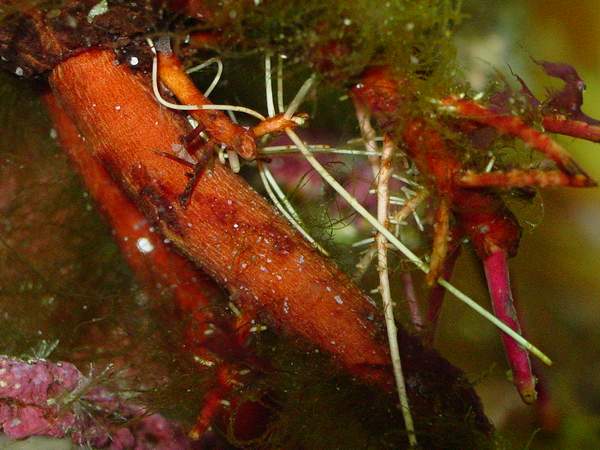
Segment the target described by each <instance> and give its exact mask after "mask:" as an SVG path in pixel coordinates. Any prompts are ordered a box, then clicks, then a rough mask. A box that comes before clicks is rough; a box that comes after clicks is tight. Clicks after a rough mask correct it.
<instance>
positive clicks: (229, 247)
mask: <svg viewBox="0 0 600 450" xmlns="http://www.w3.org/2000/svg"><path fill="white" fill-rule="evenodd" d="M50 81H51V85H52V88H53V90H54V92H55V94H56V95H57V97H58V99H59V100H60V102H61V103H62V105H63V106H64V107H65V109H66V111H67V112H68V113H69V114H70V115H71V117H72V119H73V120H74V122H75V123H76V124H77V126H78V128H79V130H80V131H81V132H82V135H83V136H84V137H85V139H86V142H88V143H89V144H90V147H91V148H92V149H93V151H94V153H95V155H96V157H97V158H98V159H99V160H100V161H102V162H103V163H104V165H105V167H107V168H108V169H109V171H110V172H111V174H112V176H113V178H114V179H116V180H118V181H119V182H120V184H121V185H122V186H123V188H124V189H125V190H126V191H127V192H128V194H129V196H130V198H131V199H132V200H133V201H134V202H135V203H136V204H137V205H138V206H139V207H140V208H142V210H143V211H144V212H145V213H146V215H147V216H148V217H150V218H152V220H153V221H155V222H156V224H157V225H158V226H159V227H160V229H161V231H162V232H163V233H164V235H165V236H166V237H167V238H169V239H170V240H171V241H172V242H173V243H174V245H176V246H177V247H178V248H179V249H180V250H181V251H182V252H184V253H186V254H187V255H188V256H189V257H190V258H191V259H192V260H194V261H196V262H197V263H199V264H200V265H201V266H203V267H204V268H205V269H206V270H207V271H208V272H209V273H210V274H211V275H213V276H214V277H215V278H216V279H217V280H218V281H219V282H220V283H221V284H222V285H224V286H225V287H227V289H228V290H229V291H230V293H231V294H232V297H233V298H234V300H235V301H236V302H238V303H239V304H241V305H242V306H243V307H244V308H245V309H256V310H257V312H260V313H266V316H268V319H269V320H270V322H271V323H272V324H274V325H276V326H278V327H281V328H283V329H284V330H285V331H288V332H291V333H293V334H298V335H300V336H303V337H304V338H306V339H308V340H309V341H311V342H312V343H313V344H315V345H317V346H319V347H321V348H322V349H324V350H327V351H328V352H330V353H332V354H334V355H335V356H336V359H337V360H338V361H339V362H340V363H341V364H342V365H344V366H345V367H346V368H347V369H348V370H350V372H352V373H355V374H357V375H359V376H361V377H362V378H363V379H370V380H376V381H378V382H380V383H384V384H387V383H389V381H390V380H391V377H390V372H389V360H388V354H387V350H386V347H385V346H384V345H383V344H382V343H381V341H380V331H379V328H378V325H376V324H377V318H378V313H377V311H376V310H375V308H374V307H372V306H371V305H370V303H369V302H368V301H367V299H366V297H365V296H364V294H362V293H361V292H360V291H359V290H358V289H357V288H356V287H355V286H353V285H352V283H351V281H350V280H349V279H348V278H347V277H346V276H345V275H343V274H342V273H340V272H339V270H338V269H337V268H336V267H335V266H334V265H333V264H332V263H330V262H328V261H326V260H324V259H323V258H322V257H321V256H320V255H319V254H317V253H316V252H315V251H314V250H313V249H312V248H311V247H310V246H309V245H308V244H307V243H305V242H304V241H303V239H302V238H301V237H300V236H299V235H298V234H297V233H295V232H294V231H292V230H291V228H290V227H289V226H288V224H287V223H285V222H284V221H283V220H282V219H281V218H280V217H279V216H278V215H276V214H275V213H274V211H273V209H272V208H271V207H270V206H269V205H268V204H267V203H266V202H265V201H264V200H263V199H262V198H261V197H259V196H258V195H257V194H255V193H254V192H253V191H251V190H250V189H249V188H248V187H247V185H246V184H245V183H244V182H243V181H242V180H241V179H240V178H238V177H237V176H235V175H233V174H232V173H231V172H229V171H228V170H227V169H225V168H223V167H222V166H220V165H216V166H215V167H214V170H212V171H211V172H208V173H206V174H205V175H204V176H203V177H202V178H201V180H200V181H199V183H198V186H197V188H196V190H195V191H194V194H193V196H192V199H191V202H190V205H189V206H188V207H187V208H182V207H181V206H180V205H179V204H178V202H177V197H178V195H179V194H180V193H181V192H183V190H184V189H185V186H186V183H187V177H186V176H185V168H184V167H183V166H182V165H181V164H178V163H177V162H174V161H172V160H170V159H168V158H165V157H163V156H161V155H159V154H158V153H157V151H169V150H170V149H171V147H172V145H174V144H178V143H179V141H180V137H181V136H182V135H185V134H186V133H187V132H188V129H187V127H186V125H185V124H184V122H183V121H182V120H181V119H180V118H179V117H178V116H177V115H175V114H173V113H171V112H169V111H165V110H164V109H161V108H160V107H159V105H158V104H157V103H156V101H155V100H154V98H153V97H152V94H151V93H150V91H149V89H148V87H147V83H146V82H144V81H143V80H142V79H141V78H139V77H135V76H132V74H131V73H130V72H129V71H128V69H126V68H124V67H122V66H118V65H115V64H114V63H113V57H112V56H111V54H110V53H109V52H101V51H90V52H87V53H83V54H81V55H78V56H76V57H73V58H71V59H69V60H67V61H65V62H64V63H62V64H60V65H59V66H57V67H56V68H55V69H54V71H53V73H52V76H51V78H50ZM373 318H375V320H372V319H373Z"/></svg>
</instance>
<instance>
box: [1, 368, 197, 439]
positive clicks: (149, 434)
mask: <svg viewBox="0 0 600 450" xmlns="http://www.w3.org/2000/svg"><path fill="white" fill-rule="evenodd" d="M0 430H1V431H2V432H4V434H6V436H7V437H9V438H10V439H24V438H27V437H29V436H48V437H57V438H62V437H65V436H70V437H71V439H72V440H73V442H75V443H76V444H78V445H89V446H92V447H95V448H110V449H115V450H117V449H136V450H144V449H159V450H176V449H186V448H190V444H189V441H188V439H187V438H186V437H185V435H184V434H183V432H182V431H181V429H180V428H179V427H178V426H177V425H175V424H173V423H172V422H170V421H168V420H167V419H165V418H164V417H162V416H161V415H160V414H149V413H148V411H147V410H146V409H145V408H144V407H142V406H140V405H136V404H134V403H131V402H130V401H125V400H124V399H123V398H121V397H120V396H119V395H118V394H115V393H113V392H111V391H109V390H108V389H107V388H105V387H102V386H98V385H97V384H94V382H93V380H92V379H91V378H89V377H85V376H84V375H83V374H82V373H81V372H80V371H79V370H78V369H77V368H76V367H75V366H74V365H73V364H70V363H66V362H58V363H53V362H50V361H46V360H43V359H37V360H31V361H24V360H21V359H17V358H11V357H7V356H0Z"/></svg>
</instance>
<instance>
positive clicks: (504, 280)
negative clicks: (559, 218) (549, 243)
mask: <svg viewBox="0 0 600 450" xmlns="http://www.w3.org/2000/svg"><path fill="white" fill-rule="evenodd" d="M483 267H484V269H485V277H486V279H487V284H488V289H489V292H490V297H491V299H492V308H493V310H494V314H495V315H496V317H497V318H498V319H500V320H501V321H502V322H504V323H505V324H506V325H508V326H509V327H510V328H512V329H513V330H515V331H516V332H518V333H521V326H520V325H519V320H518V318H517V312H516V310H515V307H514V301H513V297H512V292H511V289H510V275H509V271H508V262H507V257H506V253H505V252H503V251H501V250H500V251H496V252H494V253H492V254H491V255H489V256H488V257H487V258H485V259H484V261H483ZM502 343H503V344H504V350H505V352H506V357H507V359H508V362H509V364H510V366H511V369H512V373H513V382H514V384H515V386H516V388H517V390H518V391H519V394H520V395H521V398H522V399H523V401H524V402H525V403H528V404H529V403H533V402H534V401H535V399H536V398H537V393H536V390H535V384H536V380H535V377H534V375H533V372H532V370H531V361H530V359H529V353H528V352H527V350H525V349H524V348H523V347H521V346H520V345H519V344H518V343H517V342H516V341H515V340H514V339H512V338H511V337H510V336H508V335H506V334H504V333H503V334H502Z"/></svg>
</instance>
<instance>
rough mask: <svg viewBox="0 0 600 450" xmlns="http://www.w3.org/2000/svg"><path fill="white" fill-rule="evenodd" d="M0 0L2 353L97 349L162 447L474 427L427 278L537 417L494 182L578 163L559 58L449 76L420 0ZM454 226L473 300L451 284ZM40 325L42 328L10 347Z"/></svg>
mask: <svg viewBox="0 0 600 450" xmlns="http://www.w3.org/2000/svg"><path fill="white" fill-rule="evenodd" d="M1 5H2V16H1V17H2V22H1V25H0V56H1V57H2V60H1V65H2V67H4V68H5V69H7V71H8V72H10V73H11V74H12V76H9V75H4V76H3V81H2V88H3V90H4V91H5V92H4V94H3V107H2V114H3V116H4V117H3V123H13V124H15V126H13V127H10V129H9V130H7V132H6V133H4V135H3V139H5V143H3V149H4V148H6V151H5V155H4V157H5V160H6V165H5V167H4V168H3V171H4V172H5V176H4V180H5V181H4V182H3V185H2V191H1V192H2V203H1V205H0V206H2V211H3V217H4V224H3V227H4V228H3V233H2V234H1V235H0V237H1V238H2V244H3V249H4V250H3V252H4V253H3V255H2V258H3V267H4V268H3V270H2V277H3V279H5V282H4V283H3V287H2V296H3V297H2V298H3V300H2V311H3V313H4V321H5V322H6V326H5V327H3V334H5V335H6V343H5V344H4V345H5V346H4V347H3V349H2V353H5V354H7V355H11V358H13V360H14V361H16V364H33V365H34V366H36V365H40V364H41V365H47V366H48V367H50V365H51V364H52V363H50V362H46V361H45V360H44V359H43V358H44V357H46V358H49V359H51V360H64V361H69V362H70V363H74V364H76V365H77V367H79V370H81V371H82V372H83V371H84V367H86V366H89V367H90V369H89V370H90V373H89V375H86V376H83V375H81V379H84V378H85V379H92V378H93V374H94V373H104V372H105V371H107V373H111V374H112V373H113V371H114V377H115V378H116V379H117V380H118V382H117V383H116V385H115V386H113V388H114V390H115V391H117V392H118V391H119V390H122V391H123V392H124V393H125V395H127V393H128V392H129V390H130V387H131V386H134V387H135V388H134V389H135V390H136V391H138V395H136V398H135V402H136V404H138V405H144V406H143V407H142V406H140V408H141V409H140V411H144V414H145V413H147V414H152V413H154V412H155V411H160V412H161V414H162V415H163V416H165V417H167V418H169V419H173V420H177V421H180V422H181V423H182V426H183V428H185V429H186V432H187V433H188V435H189V438H190V439H191V440H190V441H185V443H184V441H183V440H182V441H181V443H179V442H180V441H177V442H178V443H176V444H174V445H176V446H177V445H180V446H181V448H187V447H194V446H195V447H199V448H228V446H232V447H242V448H244V447H246V448H281V447H286V448H384V447H385V448H388V447H389V448H398V447H402V446H410V447H417V446H421V447H422V448H486V447H493V446H494V445H496V444H497V442H496V440H495V437H494V436H493V432H492V426H491V424H490V422H489V421H488V419H487V418H486V416H485V415H484V412H483V408H482V406H481V403H480V401H479V399H478V397H477V395H476V393H475V391H474V389H473V385H472V383H471V382H470V381H469V380H468V378H467V377H466V376H465V375H464V373H462V372H461V371H460V370H459V369H457V368H456V367H454V366H453V365H451V364H450V363H449V362H448V361H446V360H445V359H444V358H442V357H441V356H440V355H439V353H437V351H436V350H435V349H434V348H435V347H436V346H437V345H438V343H437V342H436V335H437V334H438V333H437V329H438V322H439V318H440V311H441V308H442V305H443V302H444V297H445V296H446V293H447V292H449V293H450V294H451V295H452V296H453V297H455V298H457V299H459V300H460V301H462V302H463V303H464V304H466V305H467V306H468V307H470V308H472V309H473V310H475V311H476V312H477V313H478V314H480V315H481V316H483V317H484V318H485V319H486V320H488V321H490V322H491V323H493V324H494V325H495V326H496V327H498V328H499V329H500V333H501V334H500V336H501V341H502V343H503V346H504V349H505V352H506V356H507V359H508V362H509V365H510V368H511V376H510V378H511V381H512V383H513V384H514V386H515V387H516V389H517V392H518V393H519V394H520V396H521V398H522V399H523V400H524V402H526V403H530V404H534V405H535V406H534V408H536V410H537V411H538V412H539V413H540V417H542V419H540V420H542V425H541V426H542V427H544V422H543V417H544V415H543V414H544V413H543V412H544V411H549V412H548V414H547V415H546V416H545V417H546V419H547V420H546V423H549V422H551V419H552V417H554V416H551V415H552V414H554V410H553V403H552V401H551V399H550V397H549V395H548V392H549V390H548V385H547V382H546V381H545V376H544V372H543V371H544V369H542V368H540V367H539V365H537V362H536V361H535V360H532V359H530V355H531V356H533V357H534V358H537V359H538V360H539V361H541V362H542V363H545V364H547V365H550V364H551V360H550V358H549V357H548V356H547V355H546V354H545V353H544V352H543V351H542V350H540V348H538V347H537V346H536V345H534V343H533V341H535V339H531V340H530V339H529V338H528V337H527V336H526V334H527V333H523V326H522V324H521V323H520V322H521V321H520V319H519V315H520V314H521V312H520V311H518V310H517V308H516V307H515V302H514V298H513V297H514V295H513V288H512V287H511V284H510V276H509V269H508V259H509V258H510V257H514V256H515V255H516V254H517V252H518V248H519V244H520V240H521V235H522V230H523V225H524V224H525V225H526V223H527V222H526V221H524V220H523V219H522V218H521V217H520V212H519V211H518V207H517V208H514V205H515V204H517V203H522V204H532V203H535V202H539V193H538V192H537V189H538V188H547V187H572V188H591V187H594V186H595V185H596V182H595V181H594V179H593V177H592V176H591V175H589V174H588V171H587V170H586V169H585V168H584V165H580V164H578V163H577V162H576V161H575V159H574V158H573V157H572V156H571V155H570V154H569V153H568V152H567V150H566V149H565V147H563V145H562V144H561V143H560V142H559V141H558V140H556V139H555V138H554V137H552V136H551V133H552V134H562V135H567V136H571V137H575V138H579V139H584V140H588V141H592V142H597V141H599V140H600V125H599V122H598V121H597V120H595V119H593V118H592V117H590V116H589V115H587V114H586V112H584V111H582V104H583V100H584V97H583V91H584V89H585V84H584V82H583V79H582V78H581V77H580V75H579V74H578V72H577V70H576V69H575V68H573V67H572V66H570V65H568V64H563V63H556V62H549V61H546V60H541V59H540V60H537V59H534V60H533V61H531V65H532V66H539V68H540V69H541V71H542V72H544V73H545V74H546V75H547V76H548V81H550V79H556V81H560V83H559V84H557V85H556V86H557V87H556V88H553V89H551V90H549V91H548V92H547V95H545V96H541V95H539V94H535V93H534V92H538V89H535V87H534V85H533V83H531V82H530V81H529V80H528V76H526V75H521V74H520V73H518V72H515V73H513V74H509V75H506V76H503V75H501V74H500V72H494V73H492V74H491V75H490V76H489V78H488V83H487V86H478V87H473V86H471V85H469V83H468V82H467V81H466V78H465V77H464V75H463V73H462V71H461V66H460V62H459V61H458V60H457V58H456V49H455V46H454V42H453V39H452V37H453V35H454V34H455V33H456V32H457V30H458V28H459V24H460V23H461V22H462V21H463V20H464V19H465V16H464V14H463V11H462V9H461V7H462V5H461V4H460V3H458V2H452V1H444V0H437V1H433V0H432V1H424V2H409V1H402V0H398V1H390V2H385V3H384V4H382V5H381V7H379V8H373V5H372V2H367V1H364V2H363V1H358V2H354V3H353V4H352V5H349V4H348V3H347V2H337V1H329V2H322V1H321V2H317V1H306V2H302V4H297V3H292V2H284V1H266V2H248V1H225V2H212V1H206V2H195V1H194V2H166V3H160V2H145V3H143V4H136V5H132V4H130V3H129V2H120V1H115V2H106V1H102V2H95V1H91V2H89V1H82V2H57V3H53V2H49V3H45V2H44V3H38V2H32V3H31V2H28V3H27V4H25V3H23V4H21V3H15V2H2V4H1ZM215 73H216V75H214V74H215ZM513 75H514V77H513ZM18 78H27V79H29V80H30V81H29V82H28V83H24V82H21V80H18ZM511 78H514V79H511ZM200 86H209V87H208V88H207V89H203V88H200ZM41 102H43V104H44V105H45V108H47V110H48V112H49V115H50V117H51V120H52V125H49V124H48V119H47V118H46V117H45V116H44V115H43V113H41V112H40V109H41V107H40V105H41ZM22 117H28V119H27V123H21V124H19V125H17V123H18V121H22V120H21V118H22ZM4 119H5V120H4ZM50 130H51V131H50ZM49 138H50V139H49ZM50 140H57V141H58V143H59V144H60V147H62V149H63V151H64V153H63V151H61V150H59V149H58V147H57V146H55V145H54V144H51V143H49V141H50ZM15 143H18V146H16V145H14V144H15ZM17 149H18V150H17ZM3 151H4V150H3ZM71 167H72V168H74V169H75V170H76V172H77V173H78V175H75V174H74V172H73V171H72V169H71ZM78 177H80V178H78ZM82 182H83V185H84V186H85V189H86V192H87V193H86V194H85V196H82ZM257 190H258V191H259V193H257ZM260 193H263V194H264V196H261V195H260ZM88 196H89V197H88ZM92 203H93V204H94V205H96V207H97V209H98V210H99V211H100V212H101V213H102V214H103V216H104V220H105V221H106V222H103V221H102V220H100V219H99V218H98V217H97V215H96V213H95V211H93V208H92V206H91V205H92ZM464 247H469V248H471V249H472V250H473V252H474V254H475V256H476V258H477V259H478V260H479V261H480V263H481V266H482V269H483V274H484V276H485V279H486V282H487V286H488V289H489V295H490V298H491V305H492V313H490V312H488V311H487V308H485V307H483V306H481V305H480V304H479V303H478V302H476V301H474V300H473V298H474V296H473V294H472V292H471V291H470V289H469V286H466V287H465V286H463V283H461V284H460V286H461V288H460V289H459V288H458V287H457V285H455V284H454V282H453V281H452V274H453V271H454V267H455V264H456V262H457V260H458V258H459V253H460V252H461V249H463V248H464ZM367 294H370V295H371V296H370V297H369V296H367ZM17 299H18V300H17ZM523 309H525V307H523ZM41 340H45V341H43V342H48V341H49V340H57V341H58V342H59V343H58V345H57V346H56V349H54V353H51V354H50V355H45V356H44V357H36V358H32V359H31V361H29V360H23V359H21V360H18V359H14V358H16V357H17V356H18V355H19V354H20V353H23V352H26V351H28V349H29V348H31V347H32V346H35V345H36V343H38V342H39V341H41ZM6 358H7V360H8V358H9V357H8V356H7V357H6ZM36 367H37V366H36ZM103 368H106V369H103ZM0 379H1V375H0ZM119 380H120V381H119ZM11 382H12V381H11ZM78 383H79V382H78ZM16 401H17V402H18V401H20V400H19V399H17V398H16V397H14V396H13V397H10V396H3V397H2V402H3V403H2V404H3V405H8V406H7V407H9V408H12V407H14V404H15V402H16ZM315 412H318V414H315ZM58 413H59V411H57V410H52V411H49V412H47V413H45V414H46V415H47V416H52V415H55V414H58ZM115 415H119V416H120V417H118V420H117V422H118V423H120V424H121V425H123V424H125V426H126V428H127V426H128V425H127V424H128V423H129V422H131V423H133V424H135V423H136V420H138V419H139V418H131V417H129V416H128V415H127V414H114V415H113V416H115ZM315 415H317V416H318V417H316V418H311V419H309V417H311V416H315ZM145 417H146V416H144V419H142V421H143V420H145ZM148 417H154V416H152V415H150V416H148ZM161 417H162V416H161ZM112 419H115V417H112ZM19 420H21V419H19ZM119 421H120V422H119ZM340 422H344V424H345V425H344V427H340V426H339V424H340ZM61 423H62V422H61ZM61 426H62V425H61ZM108 426H109V427H112V426H117V425H116V424H110V425H108ZM5 428H6V425H5ZM34 429H35V427H33V428H32V430H34ZM9 431H10V430H9V429H5V433H7V434H10V433H9ZM450 431H451V432H450ZM52 433H54V432H52ZM52 433H49V432H45V431H44V430H43V427H41V428H39V430H38V431H37V434H42V435H44V434H52ZM61 433H62V434H64V435H67V434H69V435H71V437H72V438H73V439H74V441H75V442H78V443H87V444H89V445H92V446H95V447H102V446H110V445H113V446H118V445H121V444H119V443H118V442H117V440H115V439H116V438H115V439H113V440H112V441H111V440H110V439H108V440H106V439H105V440H103V441H102V442H101V443H99V441H98V442H96V441H93V440H91V439H87V438H82V435H81V434H79V433H77V432H74V430H73V426H72V424H71V425H68V424H67V425H64V426H62V428H61ZM35 434H36V431H35V430H34V431H32V432H31V433H30V435H35ZM54 434H56V433H54ZM59 434H60V433H59ZM24 436H25V434H22V435H19V436H18V437H24ZM173 436H175V435H173ZM15 437H17V436H15ZM173 439H174V440H175V439H176V438H175V437H173ZM128 445H129V444H128ZM140 445H141V444H140ZM140 448H143V447H140ZM165 448H167V447H165Z"/></svg>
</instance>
